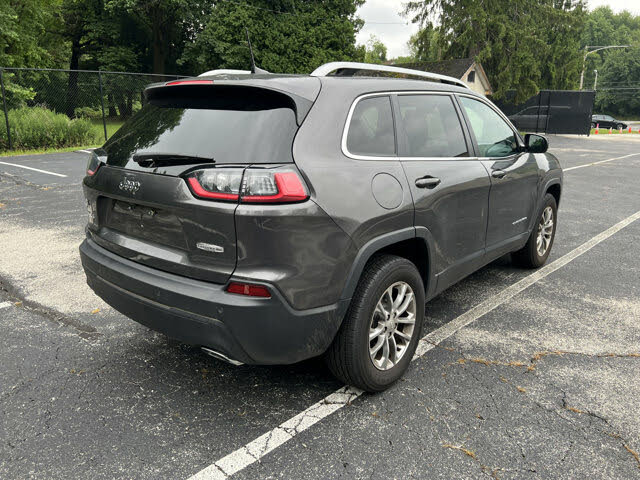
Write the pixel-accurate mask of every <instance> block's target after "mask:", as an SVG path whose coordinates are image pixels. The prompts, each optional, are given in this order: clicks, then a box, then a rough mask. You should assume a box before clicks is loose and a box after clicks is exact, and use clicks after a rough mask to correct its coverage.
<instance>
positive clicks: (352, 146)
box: [347, 96, 396, 157]
mask: <svg viewBox="0 0 640 480" xmlns="http://www.w3.org/2000/svg"><path fill="white" fill-rule="evenodd" d="M347 150H348V152H349V153H351V154H354V155H370V156H376V157H388V156H393V155H395V154H396V138H395V133H394V126H393V114H392V113H391V99H390V98H389V97H388V96H381V97H368V98H363V99H361V100H360V101H358V103H357V104H356V107H355V108H354V110H353V114H352V115H351V122H350V123H349V131H348V133H347Z"/></svg>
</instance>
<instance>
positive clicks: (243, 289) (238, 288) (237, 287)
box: [227, 282, 271, 298]
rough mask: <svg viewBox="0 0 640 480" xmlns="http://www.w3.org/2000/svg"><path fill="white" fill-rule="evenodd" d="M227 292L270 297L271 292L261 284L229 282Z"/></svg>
mask: <svg viewBox="0 0 640 480" xmlns="http://www.w3.org/2000/svg"><path fill="white" fill-rule="evenodd" d="M227 292H229V293H237V294H238V295H248V296H250V297H262V298H271V292H269V290H268V289H267V287H263V286H262V285H250V284H248V283H237V282H231V283H230V284H229V286H228V287H227Z"/></svg>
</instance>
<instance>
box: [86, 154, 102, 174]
mask: <svg viewBox="0 0 640 480" xmlns="http://www.w3.org/2000/svg"><path fill="white" fill-rule="evenodd" d="M101 165H102V162H101V161H100V159H99V158H98V156H97V155H96V154H95V153H93V152H92V153H91V157H89V161H88V162H87V175H89V176H92V175H95V174H96V172H97V171H98V169H99V168H100V166H101Z"/></svg>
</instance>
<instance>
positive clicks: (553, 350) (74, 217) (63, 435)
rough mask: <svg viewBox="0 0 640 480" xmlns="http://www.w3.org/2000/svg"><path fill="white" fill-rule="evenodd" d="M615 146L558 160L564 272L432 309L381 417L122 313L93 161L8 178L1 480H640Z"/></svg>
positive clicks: (635, 146)
mask: <svg viewBox="0 0 640 480" xmlns="http://www.w3.org/2000/svg"><path fill="white" fill-rule="evenodd" d="M612 137H614V138H611V137H606V136H600V137H590V138H586V137H563V136H551V137H550V138H549V140H550V145H551V148H550V151H551V152H552V153H554V154H555V155H556V156H557V157H558V158H559V159H560V161H561V164H562V166H563V167H564V168H565V183H564V185H565V186H564V191H563V194H562V199H561V202H560V208H559V223H558V230H557V236H556V239H555V244H554V247H553V251H552V253H551V257H550V259H549V263H548V265H547V267H544V268H543V269H542V270H539V271H536V272H533V271H526V270H520V269H517V268H515V267H513V266H511V264H510V262H509V259H508V257H505V258H502V259H499V260H498V261H496V262H494V263H492V264H490V265H489V266H487V267H485V268H483V269H482V270H480V271H478V272H477V273H475V274H473V275H471V276H470V277H468V278H467V279H465V280H463V281H462V282H460V283H459V284H458V285H456V286H454V287H452V288H450V289H449V290H447V291H445V292H444V293H442V294H441V295H439V296H438V297H436V298H435V299H433V300H432V301H431V302H429V303H428V304H427V309H426V312H427V322H426V326H425V332H424V335H426V336H427V337H426V340H425V341H424V342H423V343H422V344H421V353H423V355H421V356H420V357H419V358H416V359H415V360H414V361H413V362H412V364H411V366H410V368H409V371H408V372H407V374H406V375H405V377H404V378H403V379H402V380H401V381H400V382H398V383H397V384H396V385H394V386H393V387H392V388H391V389H389V390H388V391H386V392H384V393H381V394H377V395H369V394H360V392H356V391H351V390H345V389H344V388H343V386H342V385H341V384H339V383H338V382H336V381H335V380H334V379H333V378H332V377H331V376H330V375H329V374H328V372H327V371H326V370H325V368H324V366H323V364H322V362H321V361H319V360H311V361H307V362H303V363H300V364H297V365H291V366H284V367H250V366H241V367H233V366H230V365H227V364H224V363H221V362H218V361H216V360H214V359H212V358H210V357H207V356H205V355H203V354H202V353H201V352H200V350H199V349H197V348H195V347H190V346H186V345H181V344H179V343H177V342H175V341H172V340H170V339H167V338H166V337H164V336H163V335H160V334H157V333H155V332H152V331H150V330H148V329H146V328H145V327H143V326H141V325H138V324H136V323H134V322H132V321H130V320H128V319H127V318H125V317H123V316H122V315H120V314H119V313H117V312H115V311H114V310H112V309H110V308H109V307H108V306H107V305H105V304H104V303H103V302H102V301H101V300H100V299H98V298H97V297H95V296H94V295H93V293H92V292H91V291H90V290H89V288H88V287H87V286H86V284H85V279H84V274H83V272H82V269H81V266H80V262H79V258H78V251H77V248H78V245H79V244H80V243H81V241H82V239H83V237H84V232H83V230H84V225H85V222H86V217H87V212H86V205H85V202H84V200H83V197H82V191H81V187H80V182H81V179H82V177H83V175H84V169H85V165H86V160H87V154H86V153H82V152H81V153H64V154H50V155H34V156H24V157H4V158H2V159H0V363H1V364H2V368H1V369H0V478H2V479H14V478H15V479H18V478H46V479H58V478H59V479H63V478H64V479H66V478H94V479H108V478H143V479H147V478H148V479H155V478H185V479H186V478H190V477H191V476H194V475H195V478H227V477H228V476H229V475H230V474H235V475H234V476H233V478H246V479H253V478H311V479H313V478H318V479H321V478H374V479H375V478H381V479H382V478H483V477H487V476H489V477H494V478H549V477H553V478H584V477H587V476H589V477H592V478H640V455H639V453H638V452H640V416H639V415H638V411H640V375H638V371H639V370H640V281H639V280H640V261H639V260H638V258H639V254H640V247H639V245H640V213H639V212H640V188H639V186H640V139H636V138H634V137H631V136H629V137H626V136H625V137H622V136H618V137H616V136H612ZM26 167H28V168H26ZM336 391H339V392H340V393H339V394H335V393H334V392H336ZM345 391H346V392H347V393H342V392H345Z"/></svg>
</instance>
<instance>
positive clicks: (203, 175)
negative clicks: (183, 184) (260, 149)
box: [187, 168, 243, 201]
mask: <svg viewBox="0 0 640 480" xmlns="http://www.w3.org/2000/svg"><path fill="white" fill-rule="evenodd" d="M242 172H243V169H241V168H219V169H218V168H207V169H205V170H197V171H195V172H192V173H190V174H189V176H188V177H187V183H188V184H189V188H191V191H192V192H193V194H194V195H195V196H196V197H198V198H205V199H208V200H228V201H238V198H239V197H240V183H241V182H242Z"/></svg>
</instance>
